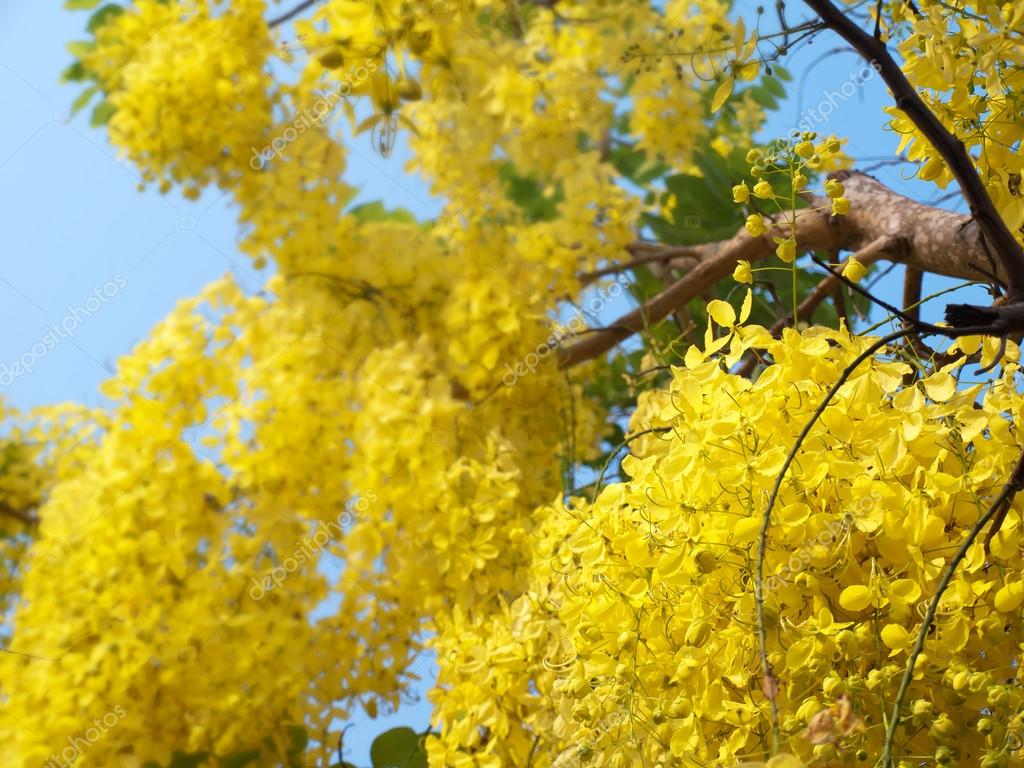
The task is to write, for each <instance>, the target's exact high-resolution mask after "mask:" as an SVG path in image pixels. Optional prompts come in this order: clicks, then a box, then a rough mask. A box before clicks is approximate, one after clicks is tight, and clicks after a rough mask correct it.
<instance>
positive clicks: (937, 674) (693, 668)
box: [490, 312, 1024, 766]
mask: <svg viewBox="0 0 1024 768" xmlns="http://www.w3.org/2000/svg"><path fill="white" fill-rule="evenodd" d="M719 314H723V313H722V312H719ZM734 317H735V316H733V318H734ZM730 322H731V321H730ZM728 339H729V342H728V345H727V347H726V348H725V349H723V354H726V356H727V358H729V359H738V356H739V354H741V353H742V351H743V350H746V349H750V348H756V349H759V350H762V351H763V353H765V354H767V355H770V356H771V358H772V359H774V361H775V364H774V365H772V366H771V367H769V368H768V369H767V370H766V371H765V372H764V373H763V374H762V375H761V376H760V377H759V378H758V379H757V380H756V381H754V382H751V381H749V380H747V379H745V378H743V377H740V376H736V375H733V374H729V373H727V372H725V371H724V370H723V368H722V366H721V365H720V362H719V359H718V357H717V355H716V356H712V357H710V358H709V357H706V355H705V354H704V352H702V351H701V350H699V349H696V348H693V349H691V350H690V353H689V354H688V355H687V360H686V365H685V367H680V368H677V369H675V370H674V373H673V377H672V381H671V383H670V384H669V386H668V387H667V388H666V389H664V390H662V391H651V392H647V393H645V394H644V395H642V396H641V399H640V403H639V407H638V410H637V413H636V414H635V416H634V418H633V420H632V422H631V432H632V433H633V434H642V433H643V432H644V431H646V430H655V431H654V432H653V433H651V434H647V435H646V436H644V437H642V438H640V439H637V440H635V441H633V443H632V453H631V455H630V456H629V458H628V459H627V460H626V461H625V462H624V465H623V469H624V470H625V473H626V474H627V476H628V478H627V479H626V480H625V481H623V482H621V483H616V484H613V485H609V486H608V487H606V488H604V489H603V490H602V491H601V493H600V494H599V495H598V496H597V498H596V499H595V500H593V501H590V500H589V499H576V500H574V501H572V502H570V503H568V504H565V505H561V504H558V505H555V507H554V508H552V510H551V512H550V514H551V516H552V517H551V518H549V519H548V521H547V522H546V525H545V529H546V531H547V536H546V538H545V539H544V540H543V542H542V543H541V544H539V545H538V548H537V559H536V561H535V578H536V579H537V582H536V584H537V585H538V586H535V590H539V591H536V592H535V600H536V602H537V603H538V608H537V609H535V618H534V626H535V627H538V629H539V627H541V626H543V625H544V623H545V622H547V621H549V616H551V615H555V614H557V616H558V618H559V619H561V622H562V624H563V631H564V632H566V633H567V634H568V636H567V638H563V641H562V642H563V645H562V647H561V648H560V650H559V652H558V653H557V654H552V658H553V659H555V660H556V661H557V664H556V665H555V666H554V667H553V673H554V675H555V682H554V690H555V691H557V692H558V694H559V696H560V698H561V701H562V702H563V703H562V706H561V708H560V710H559V716H558V718H557V719H556V720H555V722H554V728H555V731H556V733H557V734H558V735H560V736H561V737H562V738H563V739H564V742H563V743H564V745H565V747H566V749H569V748H570V747H571V751H572V754H573V755H574V757H575V758H576V759H578V760H583V761H585V762H586V764H588V765H595V766H626V765H640V764H645V765H665V766H672V765H679V766H688V765H707V764H724V765H728V764H732V763H736V762H739V763H741V764H742V763H745V762H747V761H758V760H764V759H765V755H766V754H767V750H769V748H770V735H769V734H770V730H771V720H770V712H769V700H768V696H767V694H768V692H769V690H770V686H768V685H765V683H764V682H763V680H762V672H761V666H760V660H759V657H758V639H757V635H758V632H757V616H756V610H755V603H754V590H753V579H754V571H755V561H756V556H757V539H758V532H759V529H760V527H761V521H762V514H763V511H764V508H765V502H766V498H767V496H768V492H769V491H770V489H771V487H772V484H773V483H774V481H775V479H776V476H777V474H778V472H779V470H780V468H781V466H782V463H783V460H784V459H785V456H786V454H787V452H788V451H789V449H790V447H791V446H792V445H793V443H794V441H795V439H796V436H797V434H798V433H799V431H800V430H801V429H802V428H803V426H804V424H805V423H806V422H807V420H808V419H809V418H810V417H811V414H812V413H813V411H814V410H815V409H816V408H817V407H818V405H819V403H820V402H821V401H822V398H823V397H824V394H825V392H826V391H827V389H828V388H829V387H830V386H831V385H832V383H833V382H834V381H835V380H836V379H837V377H838V376H839V374H840V372H841V371H842V370H843V368H844V367H845V366H847V365H848V364H849V363H850V362H851V361H852V360H853V359H854V358H855V357H856V356H857V354H858V353H859V352H861V351H862V350H864V349H865V348H866V347H867V346H868V344H869V343H870V341H871V339H867V338H858V337H854V336H851V335H849V334H848V333H847V332H845V331H839V332H837V331H829V330H824V329H821V328H812V329H809V330H807V331H806V332H804V333H802V334H801V333H797V332H795V331H792V330H786V331H785V332H784V334H783V337H782V338H781V339H779V340H775V339H772V338H771V336H770V335H769V334H768V333H767V332H766V331H765V330H764V329H762V328H759V327H731V328H730V329H729V334H728ZM965 346H966V347H967V348H971V347H970V345H966V344H965ZM974 347H975V348H976V344H975V345H974ZM994 351H995V350H994V347H993V348H988V345H986V355H991V354H993V353H994ZM1017 355H1018V352H1017V350H1016V349H1015V348H1013V349H1011V352H1010V358H1011V360H1013V361H1016V360H1017ZM910 372H911V368H910V367H909V366H908V365H907V364H905V363H903V362H901V361H900V360H899V358H898V356H895V357H893V358H891V359H886V358H885V357H884V356H883V357H881V358H875V359H874V360H872V361H870V362H868V363H865V364H863V365H862V366H861V367H860V368H859V369H858V370H857V372H856V373H855V374H854V375H853V376H852V377H851V378H850V379H849V380H848V381H847V382H846V384H844V385H843V387H842V388H841V389H840V391H839V394H838V396H837V397H836V399H835V400H834V401H833V402H832V403H831V405H829V407H828V408H827V409H826V410H825V412H824V414H823V415H822V417H821V419H820V421H819V422H818V424H817V425H816V426H815V427H814V428H813V429H812V431H811V433H810V435H809V437H808V439H807V440H806V441H805V442H804V443H803V446H802V449H801V450H800V451H799V452H798V454H797V458H796V462H795V463H794V465H793V467H792V470H791V472H790V473H789V474H788V475H787V478H786V480H785V482H784V483H783V486H782V494H781V496H780V498H779V501H778V504H777V505H776V512H775V514H774V516H773V519H772V524H771V526H770V528H769V532H768V549H767V562H766V568H765V576H766V579H765V584H766V586H765V595H766V598H765V599H766V606H765V609H766V610H765V624H766V630H767V637H768V654H769V659H770V662H771V664H772V667H773V669H774V672H775V675H776V676H777V679H778V681H777V683H776V684H775V685H777V687H778V690H777V693H775V696H776V697H777V703H778V705H779V710H780V712H781V730H782V735H783V739H784V743H783V745H782V748H783V751H785V752H790V753H792V754H794V755H797V756H798V757H799V758H800V759H801V760H802V761H803V762H804V763H811V762H812V761H827V762H828V764H830V765H839V764H843V765H856V764H858V763H860V762H861V761H863V760H876V759H877V758H878V756H879V755H880V753H881V744H882V738H883V736H884V731H885V729H884V723H885V720H886V718H887V717H888V716H889V710H890V707H891V703H892V701H893V699H894V696H895V693H896V688H897V686H898V684H899V681H900V677H901V675H902V673H903V669H904V666H905V664H906V662H907V656H908V651H909V649H910V647H911V645H912V644H913V640H914V638H915V636H916V634H917V632H918V631H919V629H920V626H921V622H922V617H923V613H924V607H925V606H926V604H927V602H928V601H929V599H930V598H931V596H932V595H933V594H934V593H935V590H936V586H937V583H938V580H939V577H940V576H941V575H942V572H943V566H944V564H945V563H946V562H947V560H948V557H949V555H950V553H951V552H952V551H953V550H955V549H956V547H957V546H958V545H959V543H960V542H961V541H962V540H963V537H964V536H965V534H966V532H967V530H968V529H969V528H970V527H971V526H972V525H973V524H974V522H975V521H976V520H977V519H978V518H979V516H980V515H981V514H982V513H983V512H984V511H985V509H986V507H987V506H988V504H989V503H990V502H991V500H992V499H993V498H994V496H995V495H996V493H997V492H998V490H999V489H1000V487H1001V485H1002V484H1003V482H1005V480H1006V478H1007V475H1008V473H1009V470H1010V468H1011V467H1012V465H1013V464H1014V462H1015V461H1016V459H1017V457H1018V455H1019V453H1020V450H1021V446H1020V441H1019V436H1018V435H1017V433H1016V430H1015V429H1014V428H1013V426H1012V423H1013V422H1015V421H1016V420H1017V419H1018V418H1019V415H1020V413H1021V410H1022V407H1024V406H1022V400H1021V398H1020V395H1019V392H1018V389H1017V385H1016V379H1017V377H1018V376H1019V369H1018V366H1017V364H1016V362H1010V363H1008V364H1007V365H1006V369H1005V373H1004V374H1003V376H1002V377H1000V378H999V379H998V380H996V381H995V382H993V383H992V384H991V385H989V386H982V385H981V384H978V385H974V386H970V387H966V386H958V385H957V379H956V377H957V375H958V373H959V372H958V369H957V368H956V366H955V365H953V366H950V367H948V368H947V369H945V370H942V371H939V372H937V373H934V374H932V375H930V376H928V377H926V378H923V379H917V380H915V381H913V383H904V381H905V378H904V377H905V376H906V375H907V374H908V373H910ZM978 403H980V406H979V405H978ZM559 520H560V521H561V522H560V523H559V522H558V521H559ZM1020 524H1021V514H1020V505H1019V503H1018V504H1015V505H1014V507H1013V510H1012V511H1011V512H1010V514H1009V516H1008V517H1007V519H1006V521H1005V522H1004V524H1003V526H1002V529H1001V530H1000V532H999V533H998V535H997V536H996V537H995V538H994V539H993V541H992V556H991V557H986V554H985V551H984V548H983V544H982V542H981V541H980V540H979V541H978V542H977V543H976V544H975V545H974V546H973V547H972V548H971V549H970V551H969V555H968V557H967V560H966V562H965V563H964V565H963V566H962V568H961V570H960V572H958V573H957V574H956V576H955V577H954V579H953V582H952V584H951V586H950V589H949V590H948V591H947V593H946V594H945V596H944V597H943V599H942V602H941V603H940V610H939V613H938V617H937V620H936V625H935V629H934V630H933V631H932V632H930V633H929V635H928V638H927V643H926V645H925V652H924V654H923V655H922V657H921V658H920V659H919V660H918V663H917V666H916V667H915V673H914V680H913V683H912V685H911V688H910V691H909V696H908V698H907V703H906V707H905V712H904V717H905V718H906V721H905V724H904V725H903V726H902V727H901V728H900V730H899V731H898V735H897V742H896V747H897V748H896V755H897V757H899V756H901V755H908V756H909V755H913V756H927V759H929V760H930V759H934V760H936V761H937V762H938V763H939V764H940V765H954V764H961V765H979V764H980V765H986V766H1005V765H1010V764H1012V760H1016V759H1019V750H1020V747H1021V739H1020V733H1021V729H1022V728H1024V696H1022V695H1021V692H1020V691H1021V689H1020V685H1019V680H1018V674H1019V659H1020V654H1021V652H1022V650H1024V625H1022V622H1021V606H1022V600H1024V591H1022V590H1021V587H1020V584H1021V578H1022V569H1024V555H1022V552H1021V550H1020V547H1019V546H1018V545H1017V539H1018V538H1019V526H1020ZM520 623H521V622H520ZM490 674H491V675H492V676H496V675H498V674H500V673H499V671H492V672H491V673H490ZM908 759H909V758H908ZM914 759H926V758H925V757H915V758H914Z"/></svg>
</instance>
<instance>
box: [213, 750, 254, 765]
mask: <svg viewBox="0 0 1024 768" xmlns="http://www.w3.org/2000/svg"><path fill="white" fill-rule="evenodd" d="M259 756H260V751H259V750H258V749H249V750H246V751H245V752H236V753H235V754H233V755H228V756H227V757H222V758H221V760H220V768H244V766H246V765H249V763H252V762H254V761H255V760H256V759H257V758H259Z"/></svg>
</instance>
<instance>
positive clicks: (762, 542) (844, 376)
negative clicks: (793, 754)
mask: <svg viewBox="0 0 1024 768" xmlns="http://www.w3.org/2000/svg"><path fill="white" fill-rule="evenodd" d="M913 332H914V331H913V329H910V328H905V329H903V330H900V331H896V332H895V333H890V334H889V335H888V336H883V337H882V338H881V339H879V340H878V341H876V342H874V343H873V344H872V345H871V346H869V347H868V348H867V349H865V350H864V351H863V352H861V353H860V354H859V355H857V357H855V358H854V359H853V362H851V363H850V364H849V365H848V366H846V368H844V369H843V372H842V373H841V374H840V375H839V379H838V380H837V381H836V383H835V384H833V385H832V387H831V389H829V391H828V393H827V394H826V395H825V398H824V399H823V400H822V401H821V403H820V404H819V405H818V407H817V408H816V409H815V411H814V413H813V414H812V415H811V418H810V419H809V420H808V421H807V423H806V424H805V425H804V428H803V429H802V430H800V434H799V435H798V436H797V438H796V442H795V443H794V444H793V447H792V448H791V449H790V451H789V455H787V456H786V461H785V462H784V463H783V465H782V469H780V470H779V474H778V475H777V476H776V478H775V485H774V486H773V487H772V492H771V494H770V495H769V497H768V506H766V507H765V510H764V517H763V518H762V519H761V533H760V536H759V537H758V543H757V570H756V573H755V574H754V575H755V579H754V601H755V603H756V604H757V642H758V646H759V648H760V652H761V670H762V673H763V675H764V678H765V679H766V680H769V679H772V678H774V676H775V674H774V672H773V671H772V665H771V662H770V661H769V660H768V638H767V632H766V631H765V623H764V560H765V555H766V554H767V551H768V529H769V528H770V527H771V520H772V510H773V509H774V508H775V501H776V499H777V498H778V496H779V491H780V489H781V488H782V482H783V480H784V479H785V477H786V473H787V472H788V471H789V468H790V466H791V465H792V464H793V461H794V460H795V459H796V455H797V453H798V452H799V451H800V448H801V446H802V445H803V442H804V440H806V439H807V435H809V434H810V432H811V429H812V428H813V427H814V425H815V424H816V423H817V422H818V419H819V418H820V417H821V415H822V414H823V413H824V412H825V409H826V408H827V407H828V404H829V403H830V402H832V398H833V397H835V396H836V394H837V393H838V392H839V390H840V388H841V387H842V386H843V385H844V384H845V383H846V382H847V380H848V379H849V378H850V376H852V375H853V373H854V372H855V371H856V370H857V368H858V367H860V364H861V363H863V362H864V361H865V360H867V359H869V358H871V357H874V355H875V353H877V352H878V350H880V349H882V348H884V347H885V346H886V345H888V344H891V343H892V342H894V341H895V340H896V339H900V338H903V337H904V336H906V335H908V334H910V333H913ZM770 701H771V708H772V754H773V755H774V754H778V751H779V741H780V739H781V733H780V729H779V704H778V702H777V701H776V699H775V697H772V698H771V699H770Z"/></svg>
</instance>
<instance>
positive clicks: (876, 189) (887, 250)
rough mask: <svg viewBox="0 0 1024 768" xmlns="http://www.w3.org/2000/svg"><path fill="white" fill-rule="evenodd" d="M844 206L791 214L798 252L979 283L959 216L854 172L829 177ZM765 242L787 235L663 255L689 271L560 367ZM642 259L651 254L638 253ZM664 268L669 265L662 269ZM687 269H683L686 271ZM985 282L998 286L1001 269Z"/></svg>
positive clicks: (980, 255)
mask: <svg viewBox="0 0 1024 768" xmlns="http://www.w3.org/2000/svg"><path fill="white" fill-rule="evenodd" d="M835 176H836V178H838V179H839V180H841V181H842V182H843V184H844V186H845V188H846V197H847V198H849V200H850V213H849V215H847V216H831V215H830V213H829V210H830V203H829V201H828V200H824V199H815V198H812V199H811V207H810V208H805V209H802V210H800V211H798V213H797V240H798V243H799V248H800V249H801V250H803V251H828V252H833V251H838V250H843V251H850V252H853V253H856V254H858V258H859V259H865V260H867V259H868V258H869V256H870V260H872V261H873V260H886V261H893V262H899V263H901V264H906V265H907V266H908V267H912V268H915V269H918V270H920V271H922V272H932V273H935V274H939V275H946V276H947V277H956V278H961V279H966V280H979V279H985V277H986V275H988V274H989V260H988V257H987V253H986V250H985V244H984V242H983V240H982V235H981V232H980V229H979V227H978V224H977V222H976V221H974V220H972V219H971V217H969V216H965V215H963V214H959V213H954V212H952V211H946V210H943V209H941V208H933V207H931V206H928V205H923V204H921V203H918V202H915V201H914V200H911V199H909V198H906V197H903V196H902V195H899V194H897V193H895V192H893V191H892V190H891V189H889V188H888V187H886V186H885V185H884V184H882V183H880V182H879V181H877V180H876V179H873V178H872V177H870V176H867V175H866V174H863V173H857V172H840V173H838V174H836V175H835ZM773 235H782V236H785V235H788V228H787V226H786V225H781V226H780V227H779V228H777V229H776V230H775V231H772V232H769V233H767V234H766V235H764V236H763V237H756V238H755V237H751V236H750V235H749V234H747V232H746V230H745V229H741V230H740V231H739V232H738V233H737V234H736V235H735V236H734V237H733V238H731V239H730V240H727V241H724V242H721V243H708V244H705V245H697V246H691V247H687V248H686V249H685V252H681V251H680V249H679V248H678V247H675V246H672V247H666V248H663V249H662V250H661V251H660V253H661V255H664V256H668V255H670V254H671V255H679V256H682V257H684V258H686V259H688V260H689V259H697V266H696V267H694V268H693V269H692V270H690V271H689V272H688V273H687V274H686V275H684V276H683V277H682V278H681V279H679V280H677V281H676V282H674V283H672V284H671V285H670V286H669V287H668V288H666V289H665V290H664V291H662V292H661V293H660V294H658V295H657V296H655V297H654V298H653V299H651V300H650V301H649V302H647V303H646V304H645V305H644V306H642V307H640V308H638V309H636V310H634V311H633V312H630V313H629V314H628V315H625V316H624V317H621V318H619V319H618V320H616V321H615V322H614V323H612V327H611V328H608V329H604V330H598V331H596V332H594V333H590V334H587V336H586V337H585V338H582V339H581V340H580V341H578V342H576V343H574V344H572V345H571V346H568V347H566V348H565V349H563V350H562V352H561V356H560V364H561V365H562V366H570V365H575V364H576V363H579V362H582V361H584V360H589V359H591V358H593V357H596V356H597V355H601V354H603V353H604V352H607V351H608V350H609V349H611V348H612V347H614V346H615V345H616V344H618V343H619V342H621V341H622V340H623V339H625V338H628V337H629V336H630V335H631V334H633V333H635V332H637V331H639V330H640V329H642V328H644V327H645V326H646V325H649V324H652V323H657V322H659V321H661V320H663V319H664V318H665V317H666V316H667V315H668V314H669V313H670V312H672V311H674V310H675V309H677V308H678V307H681V306H683V305H684V304H686V302H688V301H690V300H691V299H693V298H696V297H698V296H700V295H701V294H702V293H703V292H704V291H705V290H707V289H708V288H710V287H711V286H712V285H714V284H715V283H716V282H717V281H718V280H721V279H722V278H724V277H725V276H726V275H728V274H729V273H730V272H731V271H732V269H733V267H734V266H735V264H736V262H737V261H739V260H740V259H746V260H747V261H751V262H753V261H756V260H758V259H762V258H767V257H770V256H772V255H773V254H774V252H775V244H774V243H773V242H772V239H771V238H772V236H773ZM643 251H644V252H643V255H644V256H645V257H647V256H652V255H655V254H658V253H659V251H658V250H657V249H656V247H655V246H653V245H645V248H644V249H643ZM670 263H671V262H670ZM690 263H692V261H688V262H687V266H689V264H690ZM997 267H998V268H999V271H998V272H997V274H995V275H992V277H993V278H994V279H997V280H1000V281H1005V280H1006V273H1005V272H1004V271H1003V270H1002V268H1001V265H997Z"/></svg>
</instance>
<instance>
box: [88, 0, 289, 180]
mask: <svg viewBox="0 0 1024 768" xmlns="http://www.w3.org/2000/svg"><path fill="white" fill-rule="evenodd" d="M214 5H215V3H213V2H211V0H196V2H179V0H170V2H161V0H139V2H136V3H134V4H133V5H132V6H131V8H130V10H128V11H127V12H125V13H122V14H119V15H117V16H115V17H114V18H113V20H112V21H110V22H109V23H107V24H104V25H103V26H102V27H100V28H99V30H98V31H97V45H96V47H95V48H94V49H93V50H92V51H90V52H89V53H88V54H86V56H85V57H84V59H83V64H84V65H85V66H86V67H87V68H88V69H89V70H90V71H91V72H93V73H94V74H95V76H96V78H97V80H98V81H99V83H100V85H101V87H102V88H103V90H104V91H105V92H106V93H107V94H108V96H107V98H108V101H109V103H110V105H111V107H112V108H113V110H114V111H113V114H112V116H111V117H110V123H109V126H110V139H111V141H112V142H113V144H114V145H115V146H117V147H118V148H119V149H120V150H121V151H123V152H124V153H126V154H127V155H128V157H129V159H131V161H132V162H133V163H135V165H136V166H137V167H138V168H139V171H140V172H141V173H142V175H143V179H145V180H146V181H153V180H158V181H160V182H161V188H162V189H164V190H167V189H169V188H170V184H171V182H176V183H179V184H183V185H185V186H184V189H185V193H186V194H188V195H190V196H197V195H198V194H199V190H200V189H201V188H202V187H203V186H206V185H207V184H208V183H211V182H212V183H215V184H219V185H222V186H227V185H228V184H230V183H231V182H232V181H233V180H235V179H237V178H238V176H239V174H240V173H242V172H245V171H246V170H247V169H248V165H247V163H248V162H249V159H250V157H251V153H252V151H253V148H254V147H258V146H260V145H261V144H262V141H261V140H262V138H263V135H264V131H265V130H266V128H267V125H268V123H269V122H270V117H271V107H272V105H273V102H274V98H275V97H274V94H273V92H272V91H271V88H270V86H271V79H270V75H269V73H268V71H267V58H268V55H269V54H270V52H271V50H272V48H273V45H272V42H271V38H270V34H269V32H268V29H267V25H266V22H265V21H264V17H263V14H264V10H265V8H266V3H265V2H263V0H234V1H233V2H232V3H231V4H230V7H229V8H226V9H222V10H221V11H219V12H215V8H214Z"/></svg>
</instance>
